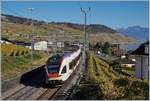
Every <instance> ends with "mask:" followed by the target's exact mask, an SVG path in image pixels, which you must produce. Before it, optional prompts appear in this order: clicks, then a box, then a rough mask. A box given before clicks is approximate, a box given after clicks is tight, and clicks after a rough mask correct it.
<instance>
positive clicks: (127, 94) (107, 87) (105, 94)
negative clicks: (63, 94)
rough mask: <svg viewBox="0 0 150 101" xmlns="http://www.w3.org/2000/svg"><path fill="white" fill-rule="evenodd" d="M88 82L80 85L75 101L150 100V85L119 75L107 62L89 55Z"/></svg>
mask: <svg viewBox="0 0 150 101" xmlns="http://www.w3.org/2000/svg"><path fill="white" fill-rule="evenodd" d="M87 68H88V76H89V80H88V81H83V82H81V83H80V85H79V87H78V89H77V91H76V93H75V94H74V96H75V97H74V99H77V100H78V99H80V100H121V99H123V100H137V99H138V100H144V99H149V83H148V82H147V81H142V80H138V79H136V78H134V77H129V76H126V75H123V74H122V73H118V72H117V71H115V70H113V68H111V67H110V66H109V64H108V63H106V61H104V60H102V59H99V58H96V56H95V55H94V53H92V52H89V53H88V54H87Z"/></svg>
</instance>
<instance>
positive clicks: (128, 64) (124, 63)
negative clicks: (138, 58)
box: [119, 58, 135, 68]
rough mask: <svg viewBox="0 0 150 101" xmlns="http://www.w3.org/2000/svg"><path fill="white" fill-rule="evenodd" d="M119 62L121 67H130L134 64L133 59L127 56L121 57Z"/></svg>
mask: <svg viewBox="0 0 150 101" xmlns="http://www.w3.org/2000/svg"><path fill="white" fill-rule="evenodd" d="M119 62H120V64H121V67H128V68H132V67H134V66H135V61H133V60H131V59H127V58H124V59H121V60H120V61H119Z"/></svg>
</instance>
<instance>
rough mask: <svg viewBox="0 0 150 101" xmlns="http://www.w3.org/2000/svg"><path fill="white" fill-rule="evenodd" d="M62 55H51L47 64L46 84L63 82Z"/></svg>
mask: <svg viewBox="0 0 150 101" xmlns="http://www.w3.org/2000/svg"><path fill="white" fill-rule="evenodd" d="M61 61H62V56H61V55H55V56H52V57H50V58H49V59H48V60H47V62H46V66H45V70H46V84H60V83H62V80H61V75H60V74H59V71H60V66H61Z"/></svg>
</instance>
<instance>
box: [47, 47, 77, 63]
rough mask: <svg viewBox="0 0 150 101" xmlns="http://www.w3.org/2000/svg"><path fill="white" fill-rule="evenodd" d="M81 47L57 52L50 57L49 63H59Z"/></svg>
mask: <svg viewBox="0 0 150 101" xmlns="http://www.w3.org/2000/svg"><path fill="white" fill-rule="evenodd" d="M78 49H79V47H72V48H67V49H66V50H64V52H63V53H57V54H55V55H53V56H52V57H50V58H49V59H48V61H47V62H48V63H49V64H58V63H60V62H61V60H62V59H63V58H66V57H68V56H70V55H71V54H72V53H74V52H75V51H77V50H78Z"/></svg>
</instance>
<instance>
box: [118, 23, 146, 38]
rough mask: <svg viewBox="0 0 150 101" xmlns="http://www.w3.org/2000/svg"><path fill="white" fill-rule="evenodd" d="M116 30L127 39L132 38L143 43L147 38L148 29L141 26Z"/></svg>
mask: <svg viewBox="0 0 150 101" xmlns="http://www.w3.org/2000/svg"><path fill="white" fill-rule="evenodd" d="M116 30H117V31H118V32H119V33H122V34H124V35H126V36H128V37H132V38H135V39H137V40H140V41H145V40H147V39H148V38H149V28H145V27H141V26H130V27H128V28H119V29H116Z"/></svg>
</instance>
